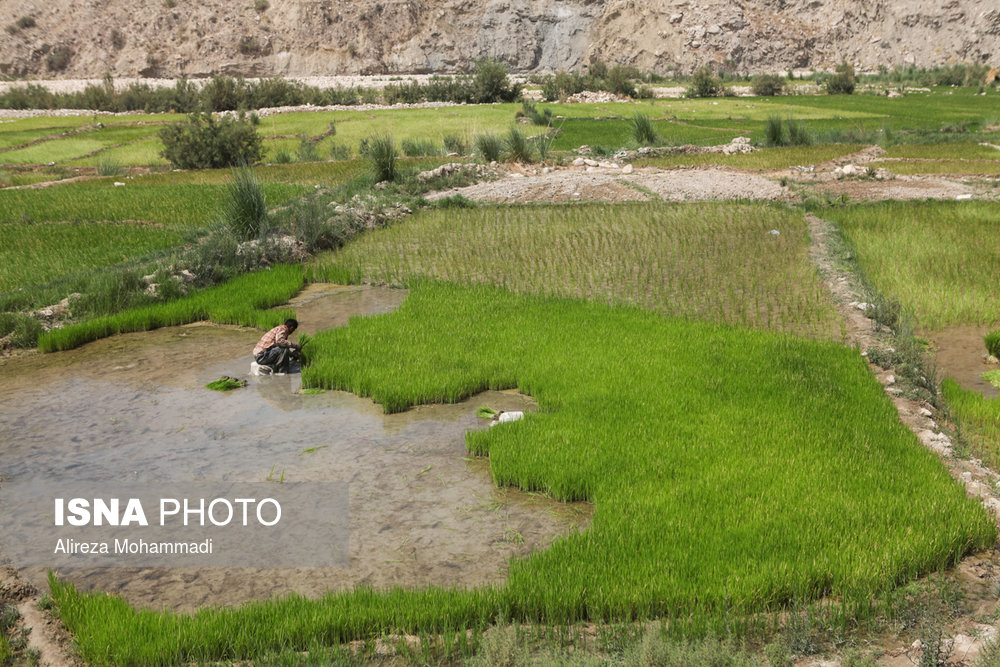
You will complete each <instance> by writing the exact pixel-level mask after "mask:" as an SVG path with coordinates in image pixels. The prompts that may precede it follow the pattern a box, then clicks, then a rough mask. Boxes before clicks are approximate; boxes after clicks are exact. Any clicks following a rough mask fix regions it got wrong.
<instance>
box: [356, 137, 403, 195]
mask: <svg viewBox="0 0 1000 667" xmlns="http://www.w3.org/2000/svg"><path fill="white" fill-rule="evenodd" d="M361 154H362V155H364V156H365V157H366V158H368V161H369V162H370V164H371V168H372V173H373V174H374V175H375V181H376V182H377V183H381V182H382V181H394V180H396V175H397V174H396V143H395V142H394V141H393V139H392V135H391V134H376V135H373V136H371V137H368V139H366V140H364V141H363V143H362V147H361Z"/></svg>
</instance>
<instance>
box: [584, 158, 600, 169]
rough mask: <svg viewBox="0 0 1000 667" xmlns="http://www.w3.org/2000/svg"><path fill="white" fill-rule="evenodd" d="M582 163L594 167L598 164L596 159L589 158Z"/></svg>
mask: <svg viewBox="0 0 1000 667" xmlns="http://www.w3.org/2000/svg"><path fill="white" fill-rule="evenodd" d="M583 163H584V164H585V165H587V166H588V167H596V166H597V165H598V164H599V163H598V162H597V160H590V159H587V160H584V161H583Z"/></svg>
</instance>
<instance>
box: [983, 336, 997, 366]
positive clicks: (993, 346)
mask: <svg viewBox="0 0 1000 667" xmlns="http://www.w3.org/2000/svg"><path fill="white" fill-rule="evenodd" d="M983 342H985V343H986V351H987V352H989V353H990V354H992V355H993V356H994V357H996V358H997V359H1000V329H997V330H996V331H991V332H990V333H988V334H986V337H985V338H984V339H983Z"/></svg>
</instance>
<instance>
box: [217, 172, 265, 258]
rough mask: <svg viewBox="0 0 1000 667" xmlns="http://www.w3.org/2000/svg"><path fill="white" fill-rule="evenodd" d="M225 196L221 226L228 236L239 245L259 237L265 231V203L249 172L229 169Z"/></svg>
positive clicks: (253, 175)
mask: <svg viewBox="0 0 1000 667" xmlns="http://www.w3.org/2000/svg"><path fill="white" fill-rule="evenodd" d="M227 194H228V197H227V198H226V201H225V204H224V208H223V213H222V222H223V224H225V226H226V228H227V229H228V230H229V232H230V233H231V234H232V235H233V236H235V237H236V238H237V239H240V240H241V241H246V240H248V239H255V238H260V237H261V236H263V235H264V233H265V232H266V231H267V229H268V224H267V200H266V199H265V197H264V189H263V188H262V187H261V183H260V181H259V180H258V179H257V174H256V173H254V171H253V169H252V168H250V167H239V168H237V169H233V179H232V181H231V182H230V183H229V185H228V187H227Z"/></svg>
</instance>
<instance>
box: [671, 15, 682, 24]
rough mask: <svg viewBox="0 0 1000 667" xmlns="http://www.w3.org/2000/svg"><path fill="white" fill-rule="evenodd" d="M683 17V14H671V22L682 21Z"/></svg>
mask: <svg viewBox="0 0 1000 667" xmlns="http://www.w3.org/2000/svg"><path fill="white" fill-rule="evenodd" d="M683 18H684V15H683V14H671V15H670V22H671V23H680V22H681V20H682V19H683Z"/></svg>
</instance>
